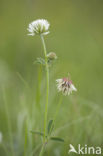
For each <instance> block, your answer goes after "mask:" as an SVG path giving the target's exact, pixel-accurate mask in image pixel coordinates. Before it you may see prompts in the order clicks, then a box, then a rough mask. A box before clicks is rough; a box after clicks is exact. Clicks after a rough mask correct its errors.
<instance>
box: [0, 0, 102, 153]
mask: <svg viewBox="0 0 103 156" xmlns="http://www.w3.org/2000/svg"><path fill="white" fill-rule="evenodd" d="M38 18H45V19H47V20H48V21H49V22H50V24H51V28H50V32H51V33H50V34H49V35H48V36H45V41H46V44H47V50H48V52H50V51H54V52H56V54H57V56H58V60H57V62H55V64H54V65H53V66H52V67H51V72H50V103H49V115H48V117H49V119H52V118H53V114H54V112H55V109H56V106H57V103H58V102H60V97H61V96H62V95H61V94H59V93H57V90H56V86H55V79H57V78H61V77H65V76H67V75H68V72H69V73H70V74H71V78H72V80H73V82H74V84H75V85H76V87H77V89H78V92H77V93H75V94H73V95H71V96H69V97H65V96H64V97H63V102H62V107H61V109H60V111H59V114H58V117H57V120H56V123H55V131H54V134H57V135H58V136H61V137H62V138H64V139H65V143H64V144H63V143H54V142H52V141H51V142H50V144H48V145H47V150H46V152H45V156H46V155H47V156H60V155H61V156H66V155H68V149H69V144H70V143H71V144H73V145H74V146H75V147H77V145H78V144H81V145H82V146H83V145H85V144H87V145H88V146H102V145H103V103H102V102H103V95H102V90H103V85H102V84H103V82H102V80H103V72H102V67H103V59H102V57H103V54H102V51H103V44H102V41H103V1H102V0H91V1H90V0H78V1H74V0H61V1H60V0H59V1H58V0H52V1H50V0H44V1H42V0H22V1H20V0H18V1H16V0H9V1H6V0H1V1H0V27H1V28H0V131H1V132H2V134H3V142H2V143H1V144H0V156H6V155H7V156H12V155H13V156H23V155H24V156H32V155H34V156H36V155H38V153H39V151H40V143H41V138H40V137H39V136H37V135H32V134H31V133H30V132H29V131H30V130H42V128H43V113H44V112H43V111H44V104H45V93H44V91H45V69H44V68H42V67H40V66H38V65H33V62H34V60H35V59H36V58H37V57H41V56H42V55H43V52H42V50H43V49H42V44H41V42H40V38H39V37H37V36H35V37H31V36H27V33H28V32H27V27H28V24H29V23H30V22H31V21H33V20H35V19H38Z"/></svg>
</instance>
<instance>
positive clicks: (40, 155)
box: [39, 145, 44, 156]
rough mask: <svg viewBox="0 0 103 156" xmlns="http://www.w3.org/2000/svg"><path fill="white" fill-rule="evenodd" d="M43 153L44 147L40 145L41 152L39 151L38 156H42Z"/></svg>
mask: <svg viewBox="0 0 103 156" xmlns="http://www.w3.org/2000/svg"><path fill="white" fill-rule="evenodd" d="M43 152H44V145H42V148H41V151H40V154H39V156H42V155H43Z"/></svg>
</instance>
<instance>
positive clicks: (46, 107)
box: [40, 35, 49, 156]
mask: <svg viewBox="0 0 103 156" xmlns="http://www.w3.org/2000/svg"><path fill="white" fill-rule="evenodd" d="M40 37H41V41H42V44H43V49H44V56H45V66H46V103H45V113H44V138H43V143H44V144H45V141H46V128H47V115H48V98H49V67H48V60H47V51H46V45H45V41H44V37H43V35H40ZM42 148H44V147H42ZM41 150H43V149H41ZM40 153H41V152H40ZM40 156H41V155H40Z"/></svg>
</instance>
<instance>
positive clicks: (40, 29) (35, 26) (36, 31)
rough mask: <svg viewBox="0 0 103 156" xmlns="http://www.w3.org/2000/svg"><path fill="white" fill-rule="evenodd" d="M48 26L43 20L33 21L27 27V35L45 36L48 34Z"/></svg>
mask: <svg viewBox="0 0 103 156" xmlns="http://www.w3.org/2000/svg"><path fill="white" fill-rule="evenodd" d="M49 26H50V24H49V22H48V21H47V20H45V19H38V20H35V21H33V22H31V23H30V24H29V27H28V29H27V30H28V31H29V32H30V34H28V35H31V36H34V35H41V34H42V35H47V34H48V33H49V31H48V29H49Z"/></svg>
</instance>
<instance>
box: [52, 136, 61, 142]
mask: <svg viewBox="0 0 103 156" xmlns="http://www.w3.org/2000/svg"><path fill="white" fill-rule="evenodd" d="M50 140H53V141H59V142H64V139H62V138H59V137H51V138H50Z"/></svg>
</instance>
